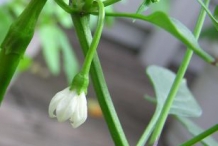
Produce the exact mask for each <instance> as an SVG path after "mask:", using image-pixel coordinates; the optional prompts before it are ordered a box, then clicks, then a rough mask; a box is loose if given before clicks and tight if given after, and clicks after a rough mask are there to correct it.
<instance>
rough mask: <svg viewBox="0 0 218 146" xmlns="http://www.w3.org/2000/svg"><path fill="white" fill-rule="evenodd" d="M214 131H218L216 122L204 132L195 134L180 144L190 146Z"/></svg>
mask: <svg viewBox="0 0 218 146" xmlns="http://www.w3.org/2000/svg"><path fill="white" fill-rule="evenodd" d="M216 131H218V124H216V125H214V126H213V127H211V128H209V129H207V130H205V131H204V132H202V133H201V134H199V135H197V136H195V137H194V138H192V139H190V140H188V141H186V142H184V143H183V144H181V145H180V146H192V145H194V144H195V143H197V142H199V141H201V140H202V139H204V138H206V137H207V136H209V135H212V134H213V133H214V132H216Z"/></svg>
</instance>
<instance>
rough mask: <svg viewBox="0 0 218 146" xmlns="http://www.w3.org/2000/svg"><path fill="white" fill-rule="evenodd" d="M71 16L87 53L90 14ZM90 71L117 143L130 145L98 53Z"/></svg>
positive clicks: (89, 34)
mask: <svg viewBox="0 0 218 146" xmlns="http://www.w3.org/2000/svg"><path fill="white" fill-rule="evenodd" d="M71 16H72V19H73V22H74V27H75V30H76V33H77V36H78V38H79V41H80V44H81V47H82V50H83V53H84V54H86V53H87V52H88V50H89V46H90V44H91V42H92V36H91V31H90V28H89V25H88V24H89V15H84V16H81V15H79V14H74V15H71ZM90 73H91V77H92V82H93V85H94V89H95V92H96V95H97V98H98V101H99V104H100V106H101V109H102V112H103V114H104V117H105V120H106V122H107V125H108V128H109V131H110V133H111V137H112V139H113V141H114V143H115V145H117V146H128V145H129V144H128V142H127V139H126V137H125V134H124V132H123V129H122V127H121V124H120V121H119V119H118V116H117V114H116V111H115V108H114V105H113V102H112V100H111V97H110V93H109V91H108V88H107V85H106V82H105V79H104V75H103V71H102V68H101V64H100V61H99V59H98V56H97V54H95V56H94V58H93V61H92V65H91V68H90Z"/></svg>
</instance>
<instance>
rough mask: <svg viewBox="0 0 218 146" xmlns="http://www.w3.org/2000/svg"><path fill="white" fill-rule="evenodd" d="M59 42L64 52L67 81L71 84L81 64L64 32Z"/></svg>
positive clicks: (60, 34) (60, 33) (61, 33)
mask: <svg viewBox="0 0 218 146" xmlns="http://www.w3.org/2000/svg"><path fill="white" fill-rule="evenodd" d="M59 41H60V47H61V49H62V52H63V63H64V66H63V67H64V72H65V74H66V77H67V81H68V82H69V83H70V82H71V81H72V79H73V77H74V76H75V75H76V73H78V70H79V63H78V61H77V58H76V56H75V54H74V52H73V49H72V47H71V45H70V43H69V41H68V39H67V37H66V35H65V34H64V33H63V32H59Z"/></svg>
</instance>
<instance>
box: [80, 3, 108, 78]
mask: <svg viewBox="0 0 218 146" xmlns="http://www.w3.org/2000/svg"><path fill="white" fill-rule="evenodd" d="M97 2H98V5H99V16H98V24H97V27H96V32H95V34H94V37H93V40H92V43H91V45H90V49H89V50H88V52H87V53H86V58H85V61H84V63H83V67H82V70H81V72H82V73H83V74H85V75H88V74H89V70H90V67H91V63H92V60H93V57H94V55H95V52H96V49H97V47H98V44H99V40H100V38H101V34H102V30H103V27H104V17H105V10H104V5H103V3H102V2H101V1H100V0H98V1H97Z"/></svg>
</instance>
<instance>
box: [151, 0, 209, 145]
mask: <svg viewBox="0 0 218 146" xmlns="http://www.w3.org/2000/svg"><path fill="white" fill-rule="evenodd" d="M205 3H206V5H207V6H208V4H209V0H205ZM205 16H206V12H205V11H204V10H203V8H202V9H201V12H200V14H199V17H198V21H197V23H196V27H195V30H194V35H195V37H196V38H197V39H198V38H199V35H200V32H201V29H202V26H203V23H204V20H205ZM192 54H193V51H192V50H191V49H187V51H186V53H185V56H184V59H183V61H182V64H181V66H180V68H179V71H178V73H177V75H176V78H175V80H174V83H173V85H172V88H171V89H170V93H169V94H168V97H167V99H166V101H165V103H164V107H163V110H162V111H161V115H160V117H159V120H158V122H157V126H156V127H155V129H154V133H153V134H152V137H151V140H150V145H157V143H158V140H159V137H160V134H161V132H162V129H163V126H164V124H165V122H166V119H167V117H168V113H169V111H170V108H171V105H172V103H173V100H174V97H175V96H176V94H177V92H178V89H179V86H180V83H181V81H182V79H183V77H184V74H185V72H186V70H187V68H188V65H189V62H190V60H191V57H192Z"/></svg>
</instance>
